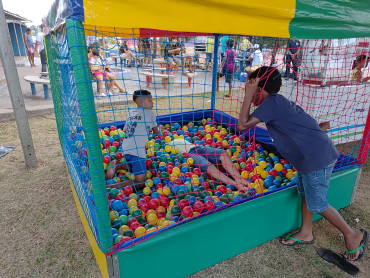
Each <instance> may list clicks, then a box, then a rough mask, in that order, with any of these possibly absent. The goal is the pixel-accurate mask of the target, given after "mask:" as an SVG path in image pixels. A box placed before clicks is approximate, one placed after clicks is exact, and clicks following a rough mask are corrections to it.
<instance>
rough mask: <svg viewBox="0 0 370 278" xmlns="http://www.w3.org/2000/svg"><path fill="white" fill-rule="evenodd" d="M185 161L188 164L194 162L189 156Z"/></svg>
mask: <svg viewBox="0 0 370 278" xmlns="http://www.w3.org/2000/svg"><path fill="white" fill-rule="evenodd" d="M186 162H187V163H188V164H189V165H192V164H194V159H192V158H191V157H189V158H188V159H187V160H186Z"/></svg>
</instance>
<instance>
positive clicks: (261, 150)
mask: <svg viewBox="0 0 370 278" xmlns="http://www.w3.org/2000/svg"><path fill="white" fill-rule="evenodd" d="M264 150H265V149H264V148H263V147H262V146H258V147H257V151H258V152H263V151H264Z"/></svg>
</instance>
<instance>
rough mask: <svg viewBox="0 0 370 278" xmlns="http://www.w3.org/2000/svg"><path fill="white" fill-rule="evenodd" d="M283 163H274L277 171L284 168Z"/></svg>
mask: <svg viewBox="0 0 370 278" xmlns="http://www.w3.org/2000/svg"><path fill="white" fill-rule="evenodd" d="M283 168H284V167H283V165H281V164H280V163H276V164H275V165H274V169H275V170H276V171H281V170H283Z"/></svg>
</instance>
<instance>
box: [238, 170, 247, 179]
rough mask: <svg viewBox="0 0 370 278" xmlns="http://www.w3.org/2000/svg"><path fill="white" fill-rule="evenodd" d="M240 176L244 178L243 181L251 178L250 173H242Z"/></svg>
mask: <svg viewBox="0 0 370 278" xmlns="http://www.w3.org/2000/svg"><path fill="white" fill-rule="evenodd" d="M240 175H241V176H242V178H243V179H247V178H249V173H248V171H242V172H241V174H240Z"/></svg>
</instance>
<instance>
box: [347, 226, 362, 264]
mask: <svg viewBox="0 0 370 278" xmlns="http://www.w3.org/2000/svg"><path fill="white" fill-rule="evenodd" d="M364 236H365V235H364V234H363V233H362V232H361V231H360V230H355V231H354V232H353V234H352V235H351V236H349V237H345V238H344V240H345V242H346V248H347V250H349V251H351V250H355V249H356V248H358V247H359V246H360V244H361V242H362V240H363V237H364ZM366 236H367V234H366ZM365 248H366V246H365ZM360 251H361V250H358V251H357V252H354V253H352V254H348V253H347V251H346V252H345V253H344V256H345V257H346V258H347V259H348V260H349V261H354V260H356V259H357V258H358V256H359V255H360Z"/></svg>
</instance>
